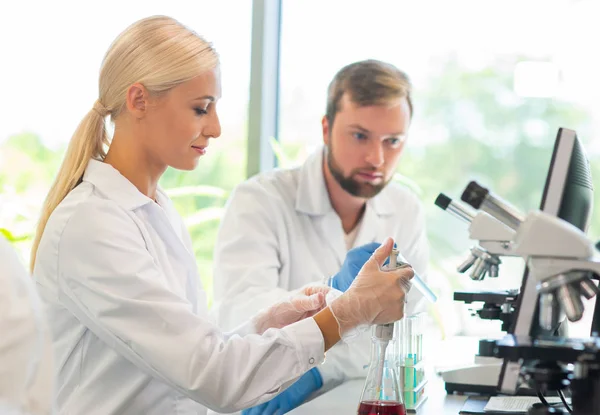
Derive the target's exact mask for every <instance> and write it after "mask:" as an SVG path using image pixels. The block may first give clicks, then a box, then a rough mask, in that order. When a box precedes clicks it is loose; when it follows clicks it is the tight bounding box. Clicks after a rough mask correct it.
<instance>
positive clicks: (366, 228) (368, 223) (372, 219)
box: [352, 203, 382, 248]
mask: <svg viewBox="0 0 600 415" xmlns="http://www.w3.org/2000/svg"><path fill="white" fill-rule="evenodd" d="M379 228H380V226H379V215H378V214H377V212H375V209H373V207H372V206H371V205H370V204H369V203H367V206H366V207H365V212H364V213H363V217H362V220H361V223H360V228H359V230H358V235H356V239H355V240H354V245H353V246H352V247H353V248H354V247H357V246H360V245H364V244H368V243H370V242H382V240H378V239H379V238H380V237H381V236H380V235H378V230H379Z"/></svg>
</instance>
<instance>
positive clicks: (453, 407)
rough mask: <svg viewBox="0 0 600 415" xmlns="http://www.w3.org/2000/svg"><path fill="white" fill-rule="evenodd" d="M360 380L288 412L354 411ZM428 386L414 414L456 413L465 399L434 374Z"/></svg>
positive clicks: (328, 413) (294, 414)
mask: <svg viewBox="0 0 600 415" xmlns="http://www.w3.org/2000/svg"><path fill="white" fill-rule="evenodd" d="M364 383H365V381H364V379H357V380H351V381H349V382H345V383H343V384H341V385H340V386H338V387H336V388H334V389H332V390H330V391H329V392H327V393H324V394H323V395H321V396H319V397H317V398H315V399H313V400H312V401H310V402H307V403H305V404H304V405H301V406H299V407H298V408H296V409H294V410H293V411H291V412H288V413H289V414H292V415H320V414H323V415H325V414H326V415H331V414H345V415H346V414H347V415H350V414H356V410H357V409H358V401H359V399H360V394H361V392H362V388H363V386H364ZM428 386H429V389H428V398H427V400H425V401H424V402H423V403H422V404H421V406H419V408H418V409H417V411H416V414H417V415H421V414H426V415H450V414H458V413H459V412H460V410H461V408H462V406H463V404H464V402H465V401H466V400H467V396H464V395H448V394H446V390H445V389H444V382H443V381H442V378H441V377H439V376H437V375H434V376H431V377H430V378H429V383H428ZM407 413H409V414H410V413H415V412H410V411H409V412H407Z"/></svg>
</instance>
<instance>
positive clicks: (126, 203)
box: [83, 159, 153, 210]
mask: <svg viewBox="0 0 600 415" xmlns="http://www.w3.org/2000/svg"><path fill="white" fill-rule="evenodd" d="M83 181H84V182H89V183H91V184H93V185H94V187H96V189H98V191H99V192H101V193H102V194H103V195H104V196H106V197H107V198H109V199H111V200H114V201H115V202H116V203H117V204H118V205H119V206H121V207H122V208H123V209H126V210H134V209H136V208H138V207H140V206H143V205H145V204H147V203H151V202H153V200H152V199H150V198H149V197H148V196H146V195H144V194H142V193H141V192H140V191H139V190H138V189H137V187H135V186H134V185H133V183H131V182H130V181H129V180H128V179H126V178H125V177H124V176H123V175H121V173H119V171H118V170H117V169H115V168H114V167H113V166H111V165H110V164H107V163H103V162H101V161H99V160H94V159H92V160H90V162H89V163H88V166H87V168H86V169H85V173H84V174H83Z"/></svg>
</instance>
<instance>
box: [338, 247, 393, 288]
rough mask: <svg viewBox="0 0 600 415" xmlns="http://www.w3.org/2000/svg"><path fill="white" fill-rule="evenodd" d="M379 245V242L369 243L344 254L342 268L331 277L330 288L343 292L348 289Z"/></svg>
mask: <svg viewBox="0 0 600 415" xmlns="http://www.w3.org/2000/svg"><path fill="white" fill-rule="evenodd" d="M380 245H381V244H380V243H379V242H371V243H368V244H365V245H361V246H357V247H356V248H352V249H351V250H349V251H348V253H347V254H346V259H345V260H344V263H343V264H342V268H341V269H340V270H339V272H338V273H337V274H335V275H334V276H333V279H332V283H331V286H332V287H333V288H335V289H336V290H340V291H342V292H345V291H346V290H347V289H348V287H350V284H352V281H354V278H356V276H357V275H358V272H359V271H360V269H361V268H362V267H363V265H364V264H365V262H367V261H368V260H369V258H371V255H373V252H375V250H376V249H377V248H379V246H380Z"/></svg>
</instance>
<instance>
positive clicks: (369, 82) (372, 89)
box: [325, 59, 413, 124]
mask: <svg viewBox="0 0 600 415" xmlns="http://www.w3.org/2000/svg"><path fill="white" fill-rule="evenodd" d="M411 89H412V86H411V83H410V80H409V79H408V76H407V75H406V74H405V73H404V72H402V71H401V70H400V69H398V68H396V67H395V66H394V65H392V64H390V63H386V62H382V61H379V60H375V59H368V60H364V61H359V62H354V63H351V64H350V65H347V66H344V67H343V68H342V69H340V71H339V72H338V73H337V74H336V75H335V77H334V78H333V80H332V81H331V83H330V84H329V88H328V90H327V109H326V112H325V116H326V117H327V120H328V121H329V123H330V124H333V120H334V119H335V116H336V114H337V113H338V112H339V111H340V101H341V99H342V97H343V96H344V94H345V93H348V95H349V98H350V101H352V102H353V103H354V104H356V105H358V106H359V107H367V106H371V105H386V104H390V103H392V102H395V101H397V100H398V99H401V98H406V100H407V101H408V107H409V109H410V117H411V118H412V113H413V106H412V99H411Z"/></svg>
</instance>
